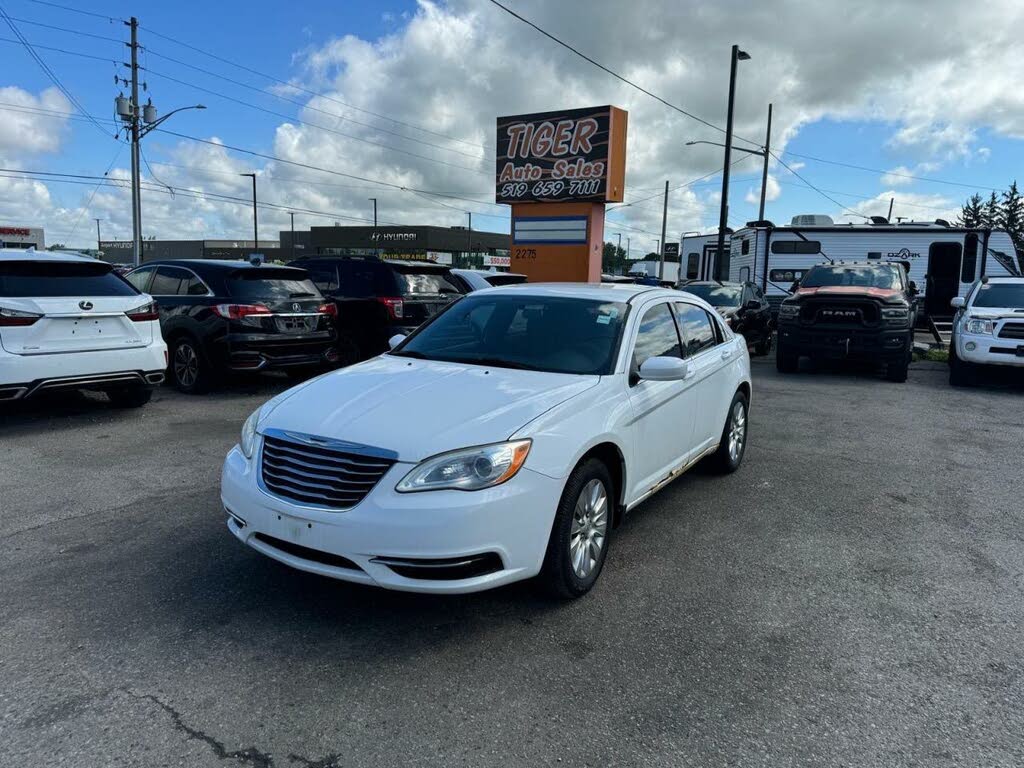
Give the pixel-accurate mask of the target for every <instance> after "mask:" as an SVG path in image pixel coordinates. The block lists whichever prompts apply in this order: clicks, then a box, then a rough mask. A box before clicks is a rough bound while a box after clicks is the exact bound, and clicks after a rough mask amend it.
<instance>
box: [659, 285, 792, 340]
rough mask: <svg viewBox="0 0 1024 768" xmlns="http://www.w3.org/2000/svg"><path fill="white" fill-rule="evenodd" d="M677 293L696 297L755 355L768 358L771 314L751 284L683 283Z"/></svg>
mask: <svg viewBox="0 0 1024 768" xmlns="http://www.w3.org/2000/svg"><path fill="white" fill-rule="evenodd" d="M679 290H680V291H686V292H687V293H692V294H693V295H694V296H699V297H700V298H702V299H704V301H706V302H707V303H708V304H710V305H711V306H713V307H714V308H715V309H716V310H718V314H720V315H721V316H722V318H723V319H724V320H725V321H726V322H727V323H728V324H729V327H730V328H732V329H733V330H734V331H735V332H736V333H739V334H742V335H743V338H744V339H746V341H747V344H749V345H753V347H754V354H756V355H767V354H768V353H769V352H770V351H771V349H772V310H771V307H770V306H769V304H768V300H767V299H766V298H765V297H764V292H763V291H762V290H761V289H760V288H759V287H758V286H756V285H754V284H753V283H751V282H746V283H720V282H718V281H717V280H702V281H694V282H690V283H683V284H682V285H680V286H679Z"/></svg>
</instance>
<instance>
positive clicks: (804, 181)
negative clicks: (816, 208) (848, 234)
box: [768, 150, 871, 219]
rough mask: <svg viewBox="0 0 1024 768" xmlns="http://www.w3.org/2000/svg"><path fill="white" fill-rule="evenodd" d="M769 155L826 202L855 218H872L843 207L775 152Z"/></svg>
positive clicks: (769, 152) (770, 152)
mask: <svg viewBox="0 0 1024 768" xmlns="http://www.w3.org/2000/svg"><path fill="white" fill-rule="evenodd" d="M768 154H770V155H771V156H772V157H774V158H775V159H776V160H778V162H779V164H780V165H781V166H782V167H783V168H785V169H786V170H787V171H789V172H790V173H792V174H793V175H794V176H796V177H797V178H798V179H800V181H802V182H803V183H804V184H806V185H807V186H808V187H810V188H811V189H813V190H814V191H815V192H817V193H818V194H819V195H821V196H822V197H824V198H825V199H826V200H829V201H831V202H832V203H835V204H836V205H838V206H839V207H840V208H842V209H843V210H844V211H848V212H849V213H852V214H853V215H854V216H859V217H860V218H862V219H870V218H871V217H870V216H865V215H864V214H863V213H860V212H859V211H855V210H853V208H848V207H847V206H845V205H843V204H842V203H840V202H839V201H838V200H836V199H835V198H834V197H831V196H830V195H828V194H827V193H826V192H824V191H823V190H821V189H819V188H818V187H816V186H814V185H813V184H811V182H809V181H808V180H807V179H805V178H804V177H803V176H801V175H800V174H799V173H797V172H796V171H794V170H793V169H792V168H791V167H790V166H789V165H787V164H786V163H785V161H783V160H782V159H781V158H780V157H779V156H778V155H776V154H775V153H774V152H772V151H771V150H769V151H768Z"/></svg>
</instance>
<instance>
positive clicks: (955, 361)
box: [949, 344, 974, 387]
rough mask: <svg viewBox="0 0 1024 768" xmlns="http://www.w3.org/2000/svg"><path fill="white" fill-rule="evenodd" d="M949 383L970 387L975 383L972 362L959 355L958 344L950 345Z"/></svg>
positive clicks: (955, 385)
mask: <svg viewBox="0 0 1024 768" xmlns="http://www.w3.org/2000/svg"><path fill="white" fill-rule="evenodd" d="M949 383H950V385H951V386H954V387H969V386H970V385H971V384H973V383H974V371H972V370H971V364H970V363H966V362H964V361H963V360H961V359H960V358H959V357H957V354H956V346H955V345H953V344H950V345H949Z"/></svg>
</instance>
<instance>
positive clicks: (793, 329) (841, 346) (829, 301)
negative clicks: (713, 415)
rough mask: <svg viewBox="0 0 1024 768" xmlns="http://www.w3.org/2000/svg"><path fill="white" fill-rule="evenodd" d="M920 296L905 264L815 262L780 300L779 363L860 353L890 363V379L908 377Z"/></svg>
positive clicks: (786, 368)
mask: <svg viewBox="0 0 1024 768" xmlns="http://www.w3.org/2000/svg"><path fill="white" fill-rule="evenodd" d="M916 296H917V286H916V285H915V284H914V283H913V281H908V280H907V274H906V271H905V270H904V268H903V267H902V265H900V264H893V263H888V262H867V263H848V262H836V263H833V264H819V265H817V266H814V267H811V268H810V269H809V270H808V271H807V272H805V273H804V276H803V278H802V279H801V280H800V282H799V283H798V284H796V285H795V286H794V293H793V294H792V295H791V296H789V297H788V298H786V300H785V301H783V302H782V304H781V305H780V306H779V317H778V327H779V341H778V349H777V351H776V358H775V359H776V366H777V367H778V369H779V371H782V372H792V371H795V370H796V368H797V364H798V362H799V358H800V356H801V355H806V356H808V357H812V358H814V357H818V358H859V359H864V360H874V361H877V362H879V363H883V364H885V367H886V376H887V378H888V379H889V380H890V381H906V380H907V368H908V366H909V365H910V358H911V355H912V354H913V342H914V324H915V322H916V320H917V299H916Z"/></svg>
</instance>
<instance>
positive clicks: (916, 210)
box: [832, 189, 960, 223]
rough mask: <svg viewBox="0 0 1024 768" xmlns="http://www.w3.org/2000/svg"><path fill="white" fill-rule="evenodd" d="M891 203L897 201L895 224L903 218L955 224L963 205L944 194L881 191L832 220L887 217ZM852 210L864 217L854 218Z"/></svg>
mask: <svg viewBox="0 0 1024 768" xmlns="http://www.w3.org/2000/svg"><path fill="white" fill-rule="evenodd" d="M890 200H893V207H892V219H891V221H896V219H897V218H901V219H904V220H908V219H912V220H915V221H934V220H935V219H945V220H947V221H950V222H952V221H953V220H954V219H956V217H957V215H958V214H959V213H960V205H959V204H958V203H957V202H955V201H953V200H951V199H950V198H948V197H946V196H944V195H929V194H916V193H914V192H899V191H897V190H895V189H890V190H888V191H886V192H880V193H879V194H878V195H877V196H875V197H873V198H871V199H870V200H863V201H861V202H859V203H855V204H852V205H850V206H849V209H850V210H849V211H839V212H835V213H833V216H832V217H833V218H834V219H835V220H836V221H843V222H846V221H853V222H857V223H863V221H864V217H865V216H886V215H887V214H888V213H889V201H890ZM850 211H853V212H855V213H857V214H860V215H859V216H858V215H854V214H853V213H850Z"/></svg>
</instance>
